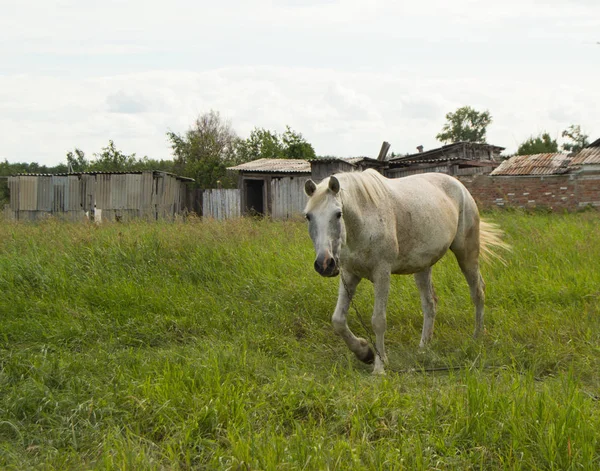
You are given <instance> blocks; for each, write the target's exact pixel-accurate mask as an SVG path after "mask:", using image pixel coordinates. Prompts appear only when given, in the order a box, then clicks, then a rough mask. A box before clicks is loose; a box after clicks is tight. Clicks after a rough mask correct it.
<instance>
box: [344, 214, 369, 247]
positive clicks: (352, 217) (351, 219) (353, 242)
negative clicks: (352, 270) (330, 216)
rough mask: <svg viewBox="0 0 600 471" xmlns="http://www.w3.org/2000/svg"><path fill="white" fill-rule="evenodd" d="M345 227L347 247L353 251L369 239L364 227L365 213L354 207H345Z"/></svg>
mask: <svg viewBox="0 0 600 471" xmlns="http://www.w3.org/2000/svg"><path fill="white" fill-rule="evenodd" d="M343 214H344V226H345V229H346V240H345V245H346V246H347V247H348V248H350V249H352V248H353V247H356V246H357V245H360V244H362V241H363V239H364V238H365V237H366V238H368V237H369V235H368V234H366V232H367V231H365V229H366V228H365V226H364V213H363V211H360V210H359V209H358V208H356V207H354V206H353V205H344V207H343Z"/></svg>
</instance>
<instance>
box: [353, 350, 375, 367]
mask: <svg viewBox="0 0 600 471" xmlns="http://www.w3.org/2000/svg"><path fill="white" fill-rule="evenodd" d="M357 356H358V355H357ZM358 359H359V360H360V361H362V362H363V363H366V364H367V365H371V364H373V362H374V361H375V353H374V352H373V350H372V349H371V347H368V349H367V352H366V353H365V354H364V355H362V356H359V357H358Z"/></svg>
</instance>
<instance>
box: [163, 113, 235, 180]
mask: <svg viewBox="0 0 600 471" xmlns="http://www.w3.org/2000/svg"><path fill="white" fill-rule="evenodd" d="M167 137H168V139H169V140H170V141H171V147H172V149H173V154H174V156H175V169H176V171H177V173H179V174H180V175H185V176H188V177H191V178H193V179H195V180H196V184H197V185H198V186H200V187H202V188H214V187H215V186H217V182H221V183H222V184H223V186H225V187H227V186H235V180H234V179H233V177H232V176H231V175H228V174H227V170H226V169H227V167H229V166H232V165H235V164H236V163H238V161H237V160H236V145H237V142H238V137H237V136H236V134H235V132H234V131H233V129H232V128H231V125H230V123H229V122H227V121H223V120H222V119H221V115H220V114H219V112H217V111H213V110H211V111H210V112H208V113H205V114H203V115H201V116H200V117H198V119H196V122H195V123H194V125H193V126H192V127H191V128H190V129H189V130H188V131H187V132H186V133H185V134H184V135H179V134H176V133H174V132H171V131H169V132H168V133H167Z"/></svg>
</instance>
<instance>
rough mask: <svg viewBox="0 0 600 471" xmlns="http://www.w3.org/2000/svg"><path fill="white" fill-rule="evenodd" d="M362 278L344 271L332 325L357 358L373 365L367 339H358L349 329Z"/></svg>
mask: <svg viewBox="0 0 600 471" xmlns="http://www.w3.org/2000/svg"><path fill="white" fill-rule="evenodd" d="M360 280H361V279H360V277H358V276H356V275H353V274H352V273H349V272H347V271H342V274H341V276H340V287H339V290H338V300H337V305H336V306H335V311H334V313H333V317H332V318H331V323H332V324H333V330H335V332H336V333H337V334H338V335H339V336H340V337H342V339H344V342H346V345H348V348H349V349H350V350H351V351H352V352H353V353H354V354H355V355H356V357H357V358H358V359H359V360H360V361H362V362H365V363H369V364H370V363H373V359H374V354H373V350H371V348H370V347H369V344H368V342H367V341H366V340H365V339H362V338H359V337H356V336H355V335H354V334H353V333H352V331H351V330H350V328H349V327H348V321H347V316H348V308H349V307H350V301H352V296H354V293H355V292H356V287H357V286H358V283H360Z"/></svg>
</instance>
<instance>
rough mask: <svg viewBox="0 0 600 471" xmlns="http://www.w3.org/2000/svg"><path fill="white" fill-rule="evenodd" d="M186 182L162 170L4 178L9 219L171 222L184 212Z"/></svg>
mask: <svg viewBox="0 0 600 471" xmlns="http://www.w3.org/2000/svg"><path fill="white" fill-rule="evenodd" d="M186 181H192V180H191V179H184V178H182V177H178V176H176V175H172V174H169V173H166V172H153V171H145V172H138V173H89V174H83V173H82V174H72V175H17V176H13V177H9V179H8V187H9V191H10V203H9V205H8V209H7V214H8V216H9V217H10V218H12V219H19V220H36V219H41V218H44V217H47V216H50V215H52V216H56V217H60V218H63V219H67V220H71V221H78V220H83V219H85V218H90V219H94V220H95V221H102V220H109V221H126V220H130V219H133V218H144V219H172V218H174V217H175V215H178V214H182V213H184V212H185V211H186V193H187V187H186Z"/></svg>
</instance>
